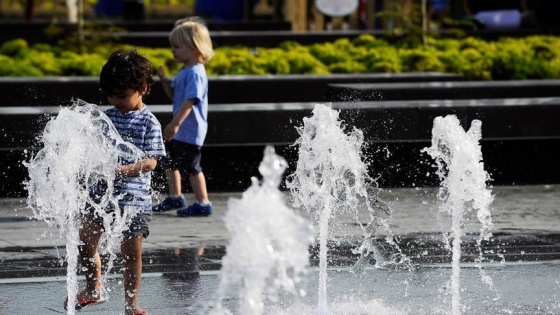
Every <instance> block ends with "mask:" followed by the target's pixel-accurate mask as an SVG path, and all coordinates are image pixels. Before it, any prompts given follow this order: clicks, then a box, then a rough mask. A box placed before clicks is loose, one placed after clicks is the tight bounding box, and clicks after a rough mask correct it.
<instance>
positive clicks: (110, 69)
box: [99, 50, 154, 95]
mask: <svg viewBox="0 0 560 315" xmlns="http://www.w3.org/2000/svg"><path fill="white" fill-rule="evenodd" d="M153 82H154V78H153V76H152V66H151V64H150V62H149V61H148V59H147V58H146V57H144V56H142V55H141V54H139V53H138V52H137V51H136V50H130V51H122V50H119V51H115V52H114V53H112V54H111V56H110V57H109V59H108V60H107V62H106V63H105V65H104V66H103V68H102V69H101V75H100V76H99V85H100V88H101V90H102V91H103V92H105V93H106V94H107V95H115V94H118V93H120V92H123V91H126V90H128V89H133V90H135V91H140V90H141V89H142V87H143V86H144V85H146V86H147V88H148V91H149V89H150V85H151V84H152V83H153Z"/></svg>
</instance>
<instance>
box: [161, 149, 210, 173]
mask: <svg viewBox="0 0 560 315" xmlns="http://www.w3.org/2000/svg"><path fill="white" fill-rule="evenodd" d="M200 149H201V147H199V146H197V145H194V144H190V143H186V142H181V141H177V140H171V141H169V142H166V143H165V150H166V151H167V157H166V158H164V159H163V160H162V165H163V167H164V168H165V169H168V170H179V171H180V172H181V174H182V175H184V176H193V175H197V174H198V173H200V172H202V167H200V160H201V157H202V153H201V151H200Z"/></svg>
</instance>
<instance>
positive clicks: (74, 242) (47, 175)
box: [24, 101, 141, 314]
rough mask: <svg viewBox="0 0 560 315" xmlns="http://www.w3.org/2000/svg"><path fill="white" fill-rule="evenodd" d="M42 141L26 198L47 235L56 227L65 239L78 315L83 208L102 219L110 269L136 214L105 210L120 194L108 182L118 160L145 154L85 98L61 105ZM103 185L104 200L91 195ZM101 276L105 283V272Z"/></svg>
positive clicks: (31, 165) (69, 283) (71, 311)
mask: <svg viewBox="0 0 560 315" xmlns="http://www.w3.org/2000/svg"><path fill="white" fill-rule="evenodd" d="M39 141H40V142H41V145H42V149H41V150H40V151H39V152H38V153H37V154H36V155H35V156H34V157H33V159H32V160H31V161H29V162H26V163H24V164H25V166H26V167H27V168H28V171H29V179H28V180H27V181H26V182H25V183H24V184H25V187H26V189H27V192H28V198H27V202H28V206H29V207H30V208H31V209H32V210H33V214H34V218H35V219H38V220H43V221H45V222H46V223H47V225H48V230H47V231H46V232H45V233H44V236H46V235H49V236H52V235H56V233H52V231H53V230H58V239H59V240H60V239H63V240H64V241H65V243H66V257H65V259H66V262H67V264H68V265H67V280H66V281H67V294H68V305H69V306H70V307H68V314H74V312H75V310H74V308H73V307H71V306H72V305H75V303H76V293H77V267H78V256H79V253H78V245H79V242H80V241H79V235H78V233H79V228H80V222H81V219H80V217H81V213H80V212H81V211H83V210H84V209H85V207H86V204H89V205H91V206H93V207H94V209H95V211H96V213H97V214H98V215H99V216H100V217H102V218H103V222H104V228H105V233H104V236H103V239H102V240H101V244H102V245H103V246H102V248H101V250H100V254H109V262H108V263H107V268H106V273H108V272H109V271H110V270H111V267H112V265H113V261H114V259H115V258H116V256H115V254H114V249H115V247H116V246H117V245H120V237H121V236H122V231H123V230H125V229H127V226H128V223H129V221H130V219H131V218H132V217H133V216H134V215H135V214H136V213H133V212H132V211H124V214H121V213H120V211H115V212H114V213H112V214H107V213H106V212H105V209H107V208H110V207H113V208H116V209H118V198H119V196H115V195H114V194H113V193H114V190H113V185H111V184H108V185H107V183H113V180H114V179H115V168H116V167H117V166H118V165H119V159H125V160H136V159H138V158H140V157H141V152H140V150H138V149H137V148H136V147H135V146H133V145H132V144H130V143H128V142H125V141H124V140H123V139H122V138H121V137H120V136H119V134H118V132H117V131H116V129H115V127H114V126H113V124H112V122H111V120H110V119H109V118H108V117H107V116H106V115H105V114H104V113H103V112H101V111H100V110H99V109H98V108H97V106H95V105H91V104H87V103H85V102H83V101H77V102H76V103H75V104H74V106H72V107H69V108H61V110H60V112H59V114H58V115H57V117H53V118H52V119H51V120H50V121H49V122H48V123H47V125H46V127H45V129H44V131H43V134H42V135H41V137H40V138H39ZM99 185H102V186H106V192H105V193H102V194H101V196H100V198H92V196H90V190H91V189H93V188H94V187H98V186H99ZM53 241H55V240H53ZM101 280H102V282H104V281H106V276H104V279H101ZM102 293H103V292H102Z"/></svg>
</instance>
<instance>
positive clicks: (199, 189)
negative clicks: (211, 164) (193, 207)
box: [189, 172, 210, 204]
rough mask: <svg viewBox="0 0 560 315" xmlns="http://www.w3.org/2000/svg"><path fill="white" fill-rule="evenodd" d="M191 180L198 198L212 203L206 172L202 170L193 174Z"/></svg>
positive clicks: (200, 200)
mask: <svg viewBox="0 0 560 315" xmlns="http://www.w3.org/2000/svg"><path fill="white" fill-rule="evenodd" d="M189 181H190V183H191V187H192V189H193V192H194V196H195V198H196V200H198V202H201V203H204V204H208V203H210V200H209V199H208V191H206V178H205V177H204V173H202V172H200V173H198V174H196V175H191V176H190V177H189Z"/></svg>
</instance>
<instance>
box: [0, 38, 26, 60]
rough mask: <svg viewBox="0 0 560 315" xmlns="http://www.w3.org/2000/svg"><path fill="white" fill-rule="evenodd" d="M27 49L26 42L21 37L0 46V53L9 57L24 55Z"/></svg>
mask: <svg viewBox="0 0 560 315" xmlns="http://www.w3.org/2000/svg"><path fill="white" fill-rule="evenodd" d="M28 51H29V46H28V45H27V42H26V41H25V40H24V39H21V38H18V39H13V40H10V41H7V42H5V43H4V44H2V47H0V54H2V55H5V56H9V57H24V56H25V54H26V53H27V52H28Z"/></svg>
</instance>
